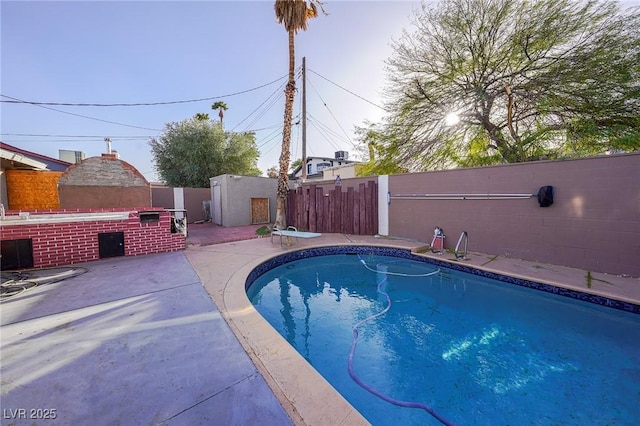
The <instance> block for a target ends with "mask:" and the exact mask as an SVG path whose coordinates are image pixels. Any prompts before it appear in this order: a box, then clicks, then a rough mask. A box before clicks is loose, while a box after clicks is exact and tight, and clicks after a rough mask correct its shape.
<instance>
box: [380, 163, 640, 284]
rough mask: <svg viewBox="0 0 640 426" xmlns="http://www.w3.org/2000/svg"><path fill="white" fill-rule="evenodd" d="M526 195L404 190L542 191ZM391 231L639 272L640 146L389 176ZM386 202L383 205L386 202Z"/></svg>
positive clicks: (511, 254)
mask: <svg viewBox="0 0 640 426" xmlns="http://www.w3.org/2000/svg"><path fill="white" fill-rule="evenodd" d="M544 185H552V186H553V187H554V188H555V197H554V200H555V201H554V203H553V205H552V206H550V207H546V208H541V207H540V206H539V205H538V202H537V200H536V198H535V197H531V198H529V199H504V200H499V199H493V200H473V199H460V197H459V199H451V200H443V199H424V198H423V199H420V198H419V197H416V198H415V199H411V197H399V195H401V194H461V193H468V194H499V193H504V194H511V193H516V194H520V193H530V194H537V191H538V189H539V188H540V187H541V186H544ZM389 191H390V196H391V198H390V199H391V204H390V205H389V206H388V217H389V235H391V236H398V237H406V238H411V239H416V240H420V241H424V242H430V241H431V238H432V236H433V229H434V227H435V226H440V227H441V228H443V229H444V231H445V233H446V235H447V239H446V247H447V248H453V247H455V244H456V242H457V239H458V237H459V235H460V233H461V232H462V231H467V232H468V234H469V250H471V251H478V252H481V253H487V254H497V255H501V256H508V257H514V258H520V259H526V260H531V261H535V262H542V263H548V264H557V265H564V266H570V267H575V268H582V269H586V270H589V271H593V272H606V273H611V274H626V275H630V276H634V277H639V276H640V261H639V260H638V255H640V153H633V154H624V155H611V156H601V157H593V158H583V159H573V160H565V161H539V162H531V163H521V164H509V165H503V166H491V167H478V168H468V169H457V170H446V171H440V172H426V173H413V174H405V175H395V176H389ZM382 206H383V207H384V204H383V205H382Z"/></svg>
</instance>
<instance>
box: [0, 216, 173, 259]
mask: <svg viewBox="0 0 640 426" xmlns="http://www.w3.org/2000/svg"><path fill="white" fill-rule="evenodd" d="M112 211H127V209H82V210H55V211H39V212H38V213H46V214H59V213H76V212H78V213H88V212H112ZM141 211H154V210H153V209H149V210H146V209H145V210H141ZM8 213H11V212H8ZM32 215H35V212H32ZM104 232H123V233H124V248H125V256H138V255H142V254H150V253H163V252H169V251H176V250H182V249H184V248H185V237H184V235H182V234H180V233H176V234H172V233H171V217H170V214H169V212H166V211H161V212H160V221H159V222H157V223H140V218H139V213H138V211H133V212H130V213H129V218H128V219H125V220H106V221H91V220H89V221H83V222H67V223H46V224H30V225H13V226H6V225H3V226H2V240H17V239H26V238H31V239H32V240H33V263H34V267H36V268H41V267H50V266H60V265H69V264H73V263H80V262H88V261H92V260H98V259H99V253H98V234H99V233H104Z"/></svg>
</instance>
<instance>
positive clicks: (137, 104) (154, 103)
mask: <svg viewBox="0 0 640 426" xmlns="http://www.w3.org/2000/svg"><path fill="white" fill-rule="evenodd" d="M285 77H286V76H283V77H279V78H277V79H275V80H273V81H270V82H269V83H265V84H263V85H260V86H257V87H253V88H251V89H246V90H241V91H239V92H233V93H227V94H225V95H218V96H211V97H207V98H199V99H187V100H180V101H166V102H136V103H110V104H103V103H73V102H38V101H25V100H22V99H18V98H14V97H12V96H7V95H3V94H0V96H2V97H5V98H9V99H10V100H0V102H4V103H13V104H30V105H37V106H43V105H53V106H74V107H134V106H156V105H172V104H186V103H192V102H202V101H211V100H214V99H220V98H228V97H231V96H237V95H242V94H244V93H249V92H253V91H255V90H258V89H262V88H263V87H266V86H269V85H271V84H273V83H276V82H278V81H280V80H282V79H283V78H285Z"/></svg>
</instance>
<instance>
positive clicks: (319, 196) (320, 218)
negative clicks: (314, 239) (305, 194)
mask: <svg viewBox="0 0 640 426" xmlns="http://www.w3.org/2000/svg"><path fill="white" fill-rule="evenodd" d="M323 200H324V191H322V188H316V214H317V219H316V232H324V209H323V208H322V202H323Z"/></svg>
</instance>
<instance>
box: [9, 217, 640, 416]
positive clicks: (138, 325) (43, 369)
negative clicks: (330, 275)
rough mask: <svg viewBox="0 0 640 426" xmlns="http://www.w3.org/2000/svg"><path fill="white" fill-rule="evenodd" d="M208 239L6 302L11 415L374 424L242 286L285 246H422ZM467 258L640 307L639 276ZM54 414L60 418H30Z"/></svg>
mask: <svg viewBox="0 0 640 426" xmlns="http://www.w3.org/2000/svg"><path fill="white" fill-rule="evenodd" d="M203 229H204V228H203ZM204 238H205V237H203V236H201V239H200V240H199V241H197V242H193V241H192V242H191V244H188V249H187V250H186V251H185V252H174V253H166V254H158V255H148V256H141V257H132V258H116V259H109V260H102V261H99V262H92V263H88V264H84V265H81V266H84V267H86V268H87V269H88V271H87V272H86V273H84V274H83V275H80V276H77V277H74V278H70V279H67V280H65V281H61V282H59V283H55V284H48V285H43V286H40V287H37V288H34V289H31V290H29V291H27V292H25V293H23V294H20V295H18V296H13V297H11V298H8V299H6V300H5V301H3V302H2V305H1V307H2V313H1V320H2V327H1V329H0V330H1V332H2V336H1V337H2V342H1V356H2V367H1V373H2V376H1V378H2V391H1V400H2V409H3V418H2V424H3V425H13V424H15V425H21V424H29V425H31V424H97V425H103V424H104V425H112V424H123V425H129V424H131V425H143V424H144V425H155V424H175V425H183V424H188V425H199V424H202V425H205V424H209V425H210V424H216V425H218V424H220V425H222V424H224V425H230V424H232V425H254V424H261V425H262V424H269V425H287V424H292V423H293V424H297V425H303V424H318V425H354V424H367V421H366V420H365V419H364V418H363V417H362V416H361V415H360V414H359V413H358V412H357V411H356V410H354V409H353V408H352V407H351V406H350V405H349V404H348V403H347V401H345V400H344V398H342V396H340V395H339V394H338V393H337V392H335V390H334V389H333V388H332V387H331V386H330V385H329V384H328V383H327V382H326V381H325V380H324V379H323V378H322V377H321V376H320V375H318V373H317V372H316V371H315V370H314V369H313V368H312V367H311V366H309V365H308V364H307V363H306V361H305V360H304V359H303V358H302V357H301V356H300V355H299V354H298V353H297V352H296V351H295V350H294V349H293V348H292V347H291V346H289V345H288V344H287V343H286V342H285V340H284V339H283V338H282V337H281V336H280V335H279V334H278V333H277V332H276V331H275V330H274V329H273V328H272V327H271V326H270V325H269V324H267V323H266V322H265V321H264V320H263V319H262V318H261V317H260V315H259V314H258V313H257V312H256V311H255V309H253V307H252V306H251V304H250V303H249V301H248V299H247V297H246V294H245V291H244V282H245V279H246V277H247V275H248V273H249V272H250V271H251V270H252V269H253V268H255V266H257V265H258V264H260V263H262V262H263V261H264V260H266V259H268V258H270V257H272V256H275V255H278V254H282V253H284V252H287V251H290V250H298V249H301V248H305V247H310V246H322V245H343V244H364V245H371V244H372V245H387V246H394V247H403V248H416V247H418V246H421V245H424V243H421V242H417V241H405V240H393V239H386V238H376V237H371V236H352V235H342V234H326V235H323V236H322V237H320V238H314V239H310V240H302V239H301V240H300V241H298V242H297V244H295V245H293V246H291V247H285V248H281V247H280V245H279V243H277V244H276V243H275V240H274V244H272V243H271V242H270V239H269V238H259V239H255V238H253V239H251V240H244V241H234V242H227V243H222V244H207V243H205V239H204ZM428 255H429V256H431V255H433V254H428ZM433 256H437V255H433ZM469 257H470V259H469V260H468V261H465V263H466V264H469V265H474V266H478V267H481V268H483V269H487V270H492V271H497V272H503V273H508V274H511V275H517V276H519V277H524V278H529V279H533V280H536V281H539V282H547V283H555V284H558V285H561V286H565V287H570V288H576V289H579V290H581V291H588V292H593V293H595V294H603V295H608V296H611V297H615V298H619V299H621V300H625V301H629V302H632V303H636V304H640V280H639V279H638V278H628V277H619V276H614V275H605V274H597V273H593V274H591V276H592V280H591V281H590V282H589V286H588V285H587V279H586V276H587V271H582V270H578V269H571V268H565V267H560V266H554V265H540V264H536V263H534V262H524V261H519V260H515V259H509V258H500V257H492V256H488V255H484V254H479V253H471V254H470V256H469ZM438 258H439V259H442V260H449V258H453V256H452V255H447V254H444V255H441V256H438ZM328 407H330V409H328ZM32 409H33V410H34V411H33V412H32V411H31V410H32ZM21 410H24V411H21ZM37 410H40V411H37ZM45 410H55V415H56V421H55V422H51V421H50V420H43V419H36V418H31V416H30V415H31V414H34V415H35V416H42V415H43V414H44V413H45ZM50 412H51V411H49V413H50ZM23 414H24V418H19V417H21V415H23Z"/></svg>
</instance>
